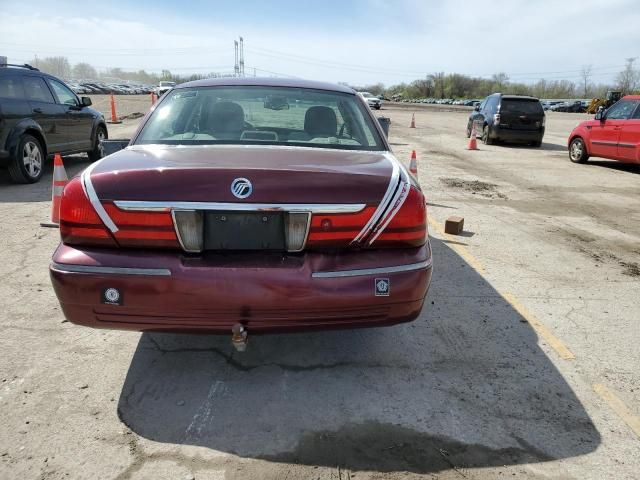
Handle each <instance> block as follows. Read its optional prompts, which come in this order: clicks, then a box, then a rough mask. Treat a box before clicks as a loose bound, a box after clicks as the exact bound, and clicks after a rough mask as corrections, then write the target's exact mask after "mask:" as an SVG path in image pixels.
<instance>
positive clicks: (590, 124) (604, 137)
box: [567, 95, 640, 163]
mask: <svg viewBox="0 0 640 480" xmlns="http://www.w3.org/2000/svg"><path fill="white" fill-rule="evenodd" d="M567 144H568V147H569V159H570V160H571V161H572V162H574V163H585V162H586V161H587V160H588V159H589V157H601V158H609V159H611V160H618V161H620V162H625V163H640V95H627V96H625V97H622V99H620V100H618V102H616V103H614V104H613V105H612V106H611V107H609V109H607V110H604V109H602V110H600V111H598V113H596V116H595V118H594V119H593V120H586V121H584V122H581V123H580V124H579V125H578V126H577V127H576V128H574V129H573V131H572V132H571V134H570V135H569V139H568V142H567Z"/></svg>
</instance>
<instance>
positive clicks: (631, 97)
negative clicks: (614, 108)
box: [622, 95, 640, 100]
mask: <svg viewBox="0 0 640 480" xmlns="http://www.w3.org/2000/svg"><path fill="white" fill-rule="evenodd" d="M622 100H640V95H625V96H624V97H622Z"/></svg>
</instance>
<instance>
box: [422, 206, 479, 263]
mask: <svg viewBox="0 0 640 480" xmlns="http://www.w3.org/2000/svg"><path fill="white" fill-rule="evenodd" d="M429 224H430V225H431V226H432V227H433V229H434V230H435V231H436V232H438V234H439V235H440V236H441V237H442V238H444V239H445V240H456V241H458V240H459V238H458V237H456V236H455V235H449V234H448V233H444V227H443V226H442V225H441V224H440V223H438V222H437V221H436V220H434V219H433V217H429ZM449 247H450V248H451V249H452V250H453V251H454V252H456V253H457V254H458V255H460V256H461V257H462V258H464V260H465V261H466V262H467V263H468V264H469V265H470V266H471V268H473V269H474V270H475V271H476V272H478V273H479V274H480V275H484V274H485V273H486V271H485V269H484V266H483V265H482V262H480V260H478V259H477V258H476V257H474V256H473V255H472V254H471V253H470V252H469V250H468V249H467V247H465V246H464V245H456V244H455V243H454V244H451V245H449Z"/></svg>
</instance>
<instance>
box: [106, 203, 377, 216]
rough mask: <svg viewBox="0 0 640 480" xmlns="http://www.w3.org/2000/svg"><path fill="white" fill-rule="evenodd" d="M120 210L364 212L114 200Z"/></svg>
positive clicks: (354, 207)
mask: <svg viewBox="0 0 640 480" xmlns="http://www.w3.org/2000/svg"><path fill="white" fill-rule="evenodd" d="M114 203H115V204H116V206H117V207H118V208H120V209H122V210H136V211H148V212H157V211H169V210H174V209H177V210H227V211H236V212H249V211H264V212H268V211H273V212H277V211H282V212H311V213H357V212H360V211H362V210H364V207H365V206H366V205H365V204H364V203H345V204H341V203H328V204H322V203H224V202H147V201H138V200H116V201H115V202H114Z"/></svg>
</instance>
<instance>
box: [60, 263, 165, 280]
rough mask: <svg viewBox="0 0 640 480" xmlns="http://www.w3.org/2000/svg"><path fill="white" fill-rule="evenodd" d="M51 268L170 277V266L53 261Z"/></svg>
mask: <svg viewBox="0 0 640 480" xmlns="http://www.w3.org/2000/svg"><path fill="white" fill-rule="evenodd" d="M49 268H51V269H52V270H55V271H56V272H65V273H66V272H69V273H97V274H103V275H146V276H151V277H170V276H171V270H169V269H168V268H130V267H98V266H90V265H70V264H66V263H65V264H62V263H56V262H51V265H49Z"/></svg>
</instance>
